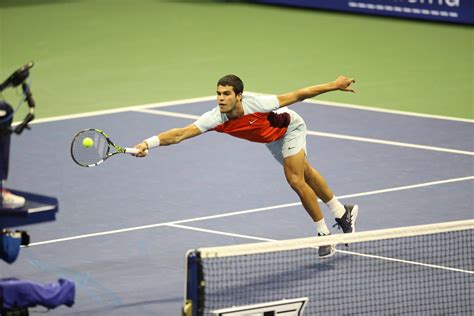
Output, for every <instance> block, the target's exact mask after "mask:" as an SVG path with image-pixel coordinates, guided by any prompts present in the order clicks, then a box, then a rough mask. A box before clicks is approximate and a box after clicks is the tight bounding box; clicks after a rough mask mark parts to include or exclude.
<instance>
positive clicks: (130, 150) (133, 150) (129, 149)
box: [124, 148, 148, 155]
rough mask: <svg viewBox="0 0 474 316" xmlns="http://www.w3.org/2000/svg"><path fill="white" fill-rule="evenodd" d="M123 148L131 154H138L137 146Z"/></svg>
mask: <svg viewBox="0 0 474 316" xmlns="http://www.w3.org/2000/svg"><path fill="white" fill-rule="evenodd" d="M124 149H125V153H127V154H131V155H135V154H138V152H139V151H140V150H139V149H137V148H124ZM146 151H147V152H148V149H147V150H146Z"/></svg>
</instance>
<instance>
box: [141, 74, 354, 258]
mask: <svg viewBox="0 0 474 316" xmlns="http://www.w3.org/2000/svg"><path fill="white" fill-rule="evenodd" d="M354 82H355V80H354V79H352V78H347V77H344V76H340V77H338V78H337V79H336V80H335V81H333V82H328V83H325V84H321V85H315V86H310V87H307V88H303V89H299V90H296V91H293V92H290V93H286V94H282V95H278V96H277V95H270V96H254V95H248V94H245V95H244V94H243V91H244V84H243V82H242V80H241V79H240V78H239V77H237V76H235V75H227V76H225V77H223V78H221V79H220V80H219V81H218V82H217V103H218V105H217V106H216V107H215V108H214V109H212V110H210V111H208V112H206V113H204V114H203V115H201V116H200V117H199V118H198V119H197V120H196V121H195V122H194V123H192V124H190V125H188V126H185V127H182V128H174V129H170V130H168V131H165V132H162V133H160V134H158V135H155V136H152V137H150V138H148V139H146V140H144V141H143V142H141V143H139V144H137V145H136V146H135V147H136V148H138V149H139V150H140V151H139V153H138V154H137V155H136V156H138V157H145V156H146V155H147V153H148V152H147V151H146V150H147V149H151V148H154V147H157V146H167V145H173V144H177V143H179V142H181V141H183V140H185V139H188V138H191V137H194V136H198V135H201V134H203V133H205V132H208V131H216V132H220V133H226V134H229V135H231V136H234V137H238V138H243V139H246V140H249V141H252V142H258V143H264V144H266V146H267V148H268V149H269V150H270V152H271V153H272V155H273V156H274V157H275V158H276V160H278V161H279V162H280V163H281V164H282V165H283V171H284V173H285V177H286V180H287V181H288V183H289V185H290V186H291V188H293V190H294V191H295V192H296V193H297V194H298V196H299V198H300V200H301V202H302V204H303V207H304V208H305V209H306V211H307V212H308V214H309V215H310V216H311V218H312V219H313V221H314V222H315V226H316V230H317V233H318V235H319V236H324V235H329V229H328V227H327V226H326V223H325V220H324V217H323V213H322V212H321V209H320V207H319V203H318V200H317V198H318V197H319V198H320V199H321V200H322V201H323V202H324V203H325V204H326V205H327V206H328V207H329V209H330V210H331V211H332V213H333V214H334V217H335V220H336V225H338V226H339V227H340V228H341V229H342V231H343V232H344V233H351V232H353V231H355V221H356V217H357V213H358V206H357V205H342V204H341V202H339V201H338V199H337V198H336V196H335V195H334V193H333V192H332V191H331V189H330V188H329V187H328V185H327V183H326V181H325V180H324V178H323V177H322V176H321V174H319V172H318V171H317V170H316V169H315V168H314V167H312V166H311V165H310V163H309V162H308V160H307V158H306V155H307V154H306V124H305V122H304V120H303V119H302V118H301V116H299V115H298V114H297V113H296V112H294V111H293V110H290V109H288V106H289V105H291V104H294V103H296V102H299V101H303V100H305V99H307V98H312V97H315V96H317V95H319V94H322V93H326V92H330V91H345V92H355V90H354V89H353V88H352V87H351V85H352V84H353V83H354ZM318 252H319V256H320V257H322V258H324V257H329V256H331V255H333V254H334V252H335V247H334V246H333V245H328V246H323V247H320V248H319V250H318Z"/></svg>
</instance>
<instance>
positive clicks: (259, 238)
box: [166, 224, 474, 274]
mask: <svg viewBox="0 0 474 316" xmlns="http://www.w3.org/2000/svg"><path fill="white" fill-rule="evenodd" d="M166 226H168V227H175V228H180V229H187V230H193V231H198V232H203V233H207V234H216V235H222V236H230V237H238V238H243V239H251V240H258V241H270V242H271V241H278V240H277V239H269V238H262V237H256V236H250V235H241V234H233V233H228V232H222V231H219V230H213V229H204V228H198V227H192V226H184V225H176V224H169V225H166ZM315 248H316V247H315ZM336 251H337V252H340V253H345V254H349V255H354V256H359V257H366V258H372V259H379V260H385V261H391V262H399V263H405V264H412V265H417V266H423V267H428V268H434V269H441V270H449V271H453V272H462V273H468V274H474V271H470V270H463V269H457V268H451V267H445V266H440V265H434V264H428V263H422V262H417V261H411V260H402V259H396V258H391V257H384V256H375V255H368V254H364V253H360V252H354V251H347V250H340V249H336Z"/></svg>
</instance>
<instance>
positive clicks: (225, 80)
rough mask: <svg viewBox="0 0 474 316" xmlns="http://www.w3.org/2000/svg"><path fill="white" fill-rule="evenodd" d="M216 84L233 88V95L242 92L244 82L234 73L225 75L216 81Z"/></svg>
mask: <svg viewBox="0 0 474 316" xmlns="http://www.w3.org/2000/svg"><path fill="white" fill-rule="evenodd" d="M217 85H218V86H224V87H225V86H231V87H232V88H234V92H235V95H238V94H241V93H242V92H244V83H243V82H242V80H241V79H240V78H239V77H237V76H236V75H227V76H224V77H222V78H221V79H219V81H218V82H217Z"/></svg>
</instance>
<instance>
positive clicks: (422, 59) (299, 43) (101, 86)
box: [0, 0, 474, 120]
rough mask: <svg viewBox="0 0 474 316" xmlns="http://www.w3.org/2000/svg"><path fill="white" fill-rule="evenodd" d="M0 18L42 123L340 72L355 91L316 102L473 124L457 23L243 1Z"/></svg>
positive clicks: (89, 7)
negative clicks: (224, 87) (238, 82)
mask: <svg viewBox="0 0 474 316" xmlns="http://www.w3.org/2000/svg"><path fill="white" fill-rule="evenodd" d="M0 10H1V11H0V76H1V78H2V79H4V78H6V77H7V76H8V75H9V74H10V73H11V72H12V71H14V70H15V69H16V68H18V67H19V66H20V65H22V64H24V63H25V62H27V61H29V60H34V61H35V63H36V65H35V67H34V69H33V71H32V77H31V78H32V90H33V93H34V96H35V99H36V100H37V104H38V109H37V117H40V118H45V117H51V116H57V115H65V114H72V113H80V112H86V111H94V110H100V109H108V108H117V107H124V106H130V105H138V104H148V103H155V102H161V101H169V100H177V99H185V98H193V97H200V96H209V95H213V94H214V93H215V87H214V86H215V83H216V81H217V79H218V78H219V77H221V76H223V75H225V74H228V73H235V74H237V75H239V76H240V77H241V78H242V79H243V80H244V82H245V83H246V89H248V90H250V91H257V92H263V93H276V94H278V93H284V92H287V91H291V90H294V89H296V88H300V87H303V86H308V85H313V84H317V83H323V82H327V81H330V80H333V79H334V78H336V77H337V76H338V75H339V74H345V75H347V76H352V77H355V78H356V79H357V84H356V86H355V87H356V88H357V90H358V91H357V94H355V95H352V94H346V93H332V94H328V95H323V96H320V97H319V99H320V100H327V101H333V102H342V103H350V104H356V105H364V106H370V107H378V108H386V109H394V110H401V111H411V112H419V113H426V114H434V115H443V116H452V117H460V118H468V119H473V118H474V115H473V73H474V69H473V58H474V57H473V56H474V54H473V48H474V47H473V43H474V29H473V28H472V27H470V26H466V25H453V24H444V23H431V22H422V21H413V20H402V19H394V18H384V17H370V16H365V15H352V14H343V13H335V12H324V11H316V10H302V9H290V8H284V7H277V6H267V5H256V4H249V3H245V2H244V1H236V2H235V1H232V2H226V1H210V0H194V1H193V0H185V1H178V0H140V1H131V0H95V1H92V0H1V1H0ZM10 90H11V89H10ZM4 97H5V98H6V99H7V100H8V101H9V102H10V103H12V104H13V105H15V102H14V100H16V99H18V98H19V96H17V95H16V94H15V91H6V92H4ZM21 111H25V109H22V110H21ZM20 113H21V112H20ZM20 113H19V114H18V116H17V117H15V120H21V118H22V117H23V116H21V114H20Z"/></svg>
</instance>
